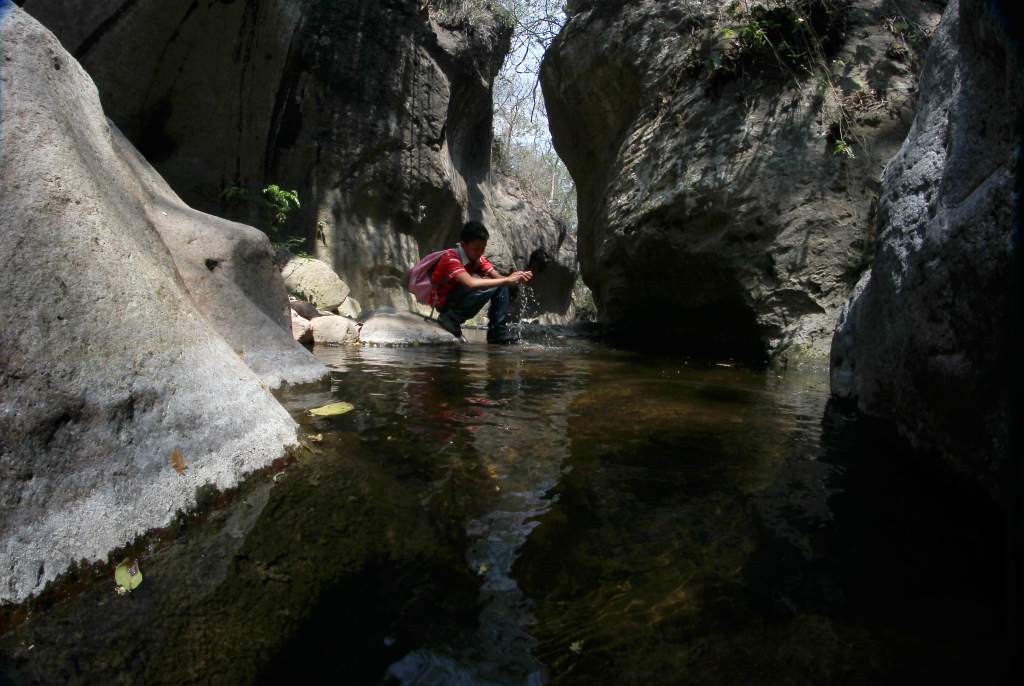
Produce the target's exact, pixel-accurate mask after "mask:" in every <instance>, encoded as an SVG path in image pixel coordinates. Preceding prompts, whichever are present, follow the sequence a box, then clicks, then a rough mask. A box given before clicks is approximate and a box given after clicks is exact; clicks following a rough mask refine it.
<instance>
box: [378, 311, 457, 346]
mask: <svg viewBox="0 0 1024 686" xmlns="http://www.w3.org/2000/svg"><path fill="white" fill-rule="evenodd" d="M359 340H360V341H361V342H362V343H364V344H370V345H393V346H407V345H455V344H457V343H458V342H459V339H457V338H455V336H452V335H451V334H450V333H448V332H447V331H445V330H444V329H442V328H441V327H440V326H439V325H438V324H437V322H435V321H432V320H429V319H424V318H423V317H420V316H419V315H415V314H411V313H394V314H386V313H379V314H375V315H373V316H372V317H370V318H369V319H368V320H367V321H366V323H365V324H363V327H362V329H361V330H360V332H359Z"/></svg>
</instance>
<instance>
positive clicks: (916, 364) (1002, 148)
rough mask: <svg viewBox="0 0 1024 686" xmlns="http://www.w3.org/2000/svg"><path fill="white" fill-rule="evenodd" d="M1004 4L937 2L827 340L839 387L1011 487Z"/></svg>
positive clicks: (1013, 78) (1020, 83)
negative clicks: (906, 125)
mask: <svg viewBox="0 0 1024 686" xmlns="http://www.w3.org/2000/svg"><path fill="white" fill-rule="evenodd" d="M1004 12H1008V13H1009V16H1010V17H1011V18H1012V17H1014V16H1016V20H1017V22H1019V21H1020V19H1021V10H1020V7H1017V9H1016V10H1014V9H1012V8H1011V7H1010V3H1009V2H1005V3H1000V2H984V1H982V0H959V2H957V1H956V0H954V1H953V2H950V4H949V6H948V8H947V9H946V14H945V18H944V19H943V22H942V25H941V27H940V30H939V32H938V33H937V35H936V37H935V40H934V41H933V45H932V48H931V50H930V51H929V54H928V61H927V66H926V68H925V71H924V74H923V76H922V82H921V102H920V105H919V108H918V112H917V117H916V119H915V120H914V126H913V128H912V129H911V132H910V135H909V136H908V137H907V140H906V142H905V143H904V144H903V147H902V148H901V149H900V151H899V154H898V155H896V157H895V158H894V159H893V160H892V161H891V162H890V163H889V165H888V167H886V171H885V176H884V177H883V179H882V198H881V203H880V208H879V246H878V253H877V254H876V255H875V259H874V261H873V262H872V265H871V271H870V272H869V273H868V274H866V275H865V277H864V279H863V280H862V282H861V283H860V284H859V285H858V288H857V291H856V293H855V294H854V296H853V297H852V298H851V300H850V303H849V305H848V307H847V309H846V311H845V313H844V316H843V318H842V321H841V322H840V323H839V326H838V328H837V329H836V333H835V338H834V341H833V344H832V391H833V393H834V394H835V395H837V396H839V397H844V398H849V399H853V400H855V401H856V403H857V405H858V407H859V408H860V409H861V410H862V411H863V412H865V413H867V414H870V415H873V416H876V417H882V418H884V419H887V420H889V421H891V422H893V423H895V424H896V425H897V426H898V427H899V428H900V429H901V430H902V432H903V433H904V434H905V435H906V436H907V437H909V438H910V439H911V440H912V441H913V442H914V443H915V444H917V445H918V446H920V447H922V448H925V449H928V450H930V451H934V452H936V453H938V454H939V455H941V456H944V457H945V458H946V459H947V460H948V462H949V463H950V464H952V465H953V466H955V467H957V468H959V470H960V471H962V472H964V473H967V474H969V475H971V476H973V477H974V478H976V479H977V480H978V481H980V482H981V483H982V484H984V485H985V486H986V487H988V489H989V490H990V491H991V492H992V493H994V494H996V495H997V497H998V494H999V493H1000V491H1001V490H1002V489H1004V488H1010V489H1012V488H1015V487H1019V482H1018V483H1017V484H1016V485H1014V482H1013V481H1012V480H1007V479H1006V478H1005V475H1004V474H1002V473H1001V472H1002V469H1003V468H1004V467H1005V466H1006V464H1007V463H1006V456H1007V455H1008V454H1009V451H1010V443H1011V440H1012V439H1011V435H1010V433H1009V432H1010V431H1012V430H1013V428H1012V427H1013V425H1014V424H1018V426H1019V421H1020V417H1019V416H1017V417H1013V416H1011V409H1010V408H1011V403H1010V396H1011V393H1013V392H1017V393H1019V388H1018V389H1016V390H1015V389H1014V387H1013V384H1014V383H1016V384H1019V379H1018V380H1016V381H1014V380H1013V377H1012V375H1011V374H1010V373H1009V372H1010V371H1011V370H1012V369H1013V368H1014V365H1015V364H1016V365H1017V366H1018V367H1017V368H1019V364H1020V363H1019V362H1018V363H1014V362H1013V359H1014V357H1015V356H1016V355H1019V353H1020V351H1019V349H1018V348H1016V347H1014V345H1013V339H1012V337H1013V335H1014V333H1013V330H1014V326H1013V316H1014V310H1013V306H1014V304H1015V302H1016V303H1018V306H1019V300H1018V301H1015V300H1014V298H1019V297H1020V292H1019V291H1018V292H1016V293H1014V289H1015V288H1016V289H1019V288H1020V285H1021V281H1020V278H1021V274H1020V273H1019V272H1018V273H1017V274H1016V275H1014V269H1013V261H1014V250H1015V249H1016V250H1017V251H1019V250H1020V244H1019V243H1018V244H1017V246H1016V248H1015V246H1014V239H1013V236H1012V227H1013V226H1014V224H1015V223H1016V222H1019V221H1020V217H1019V216H1018V217H1014V211H1015V209H1016V210H1017V211H1019V206H1018V205H1017V203H1018V202H1019V199H1015V197H1014V192H1015V190H1016V189H1019V188H1021V184H1022V178H1021V168H1020V159H1019V154H1020V153H1019V151H1020V149H1021V146H1022V144H1024V132H1022V130H1021V122H1022V121H1024V118H1022V117H1024V61H1022V59H1021V58H1022V54H1021V50H1022V47H1021V46H1022V38H1024V36H1022V35H1021V34H1022V31H1021V26H1022V24H1020V23H1016V26H1015V25H1014V22H1013V21H1007V20H1006V19H1005V18H1004V17H1003V16H1000V15H1001V14H1003V13H1004ZM1014 13H1016V15H1014ZM1008 32H1016V35H1013V34H1012V33H1008ZM1017 226H1019V224H1017ZM1016 259H1019V257H1017V258H1016ZM1018 316H1019V315H1018ZM1018 326H1019V322H1018ZM1018 335H1019V334H1018ZM1018 344H1019V341H1018ZM1018 412H1019V408H1018ZM1018 497H1019V496H1018Z"/></svg>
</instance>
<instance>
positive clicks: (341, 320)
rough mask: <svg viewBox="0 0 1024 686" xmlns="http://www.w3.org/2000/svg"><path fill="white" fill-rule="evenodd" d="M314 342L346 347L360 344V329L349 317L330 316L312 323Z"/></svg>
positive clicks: (319, 318)
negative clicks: (349, 344)
mask: <svg viewBox="0 0 1024 686" xmlns="http://www.w3.org/2000/svg"><path fill="white" fill-rule="evenodd" d="M310 329H311V330H312V332H313V342H314V343H316V344H318V345H345V344H348V343H358V342H359V327H358V326H357V325H356V323H355V322H354V321H352V320H351V319H349V318H347V317H339V316H338V315H328V316H326V317H317V318H316V319H314V320H312V321H311V322H310Z"/></svg>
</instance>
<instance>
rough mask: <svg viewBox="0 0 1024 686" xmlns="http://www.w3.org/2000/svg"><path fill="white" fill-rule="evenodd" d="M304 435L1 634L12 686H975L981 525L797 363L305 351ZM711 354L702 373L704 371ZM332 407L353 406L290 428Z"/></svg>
mask: <svg viewBox="0 0 1024 686" xmlns="http://www.w3.org/2000/svg"><path fill="white" fill-rule="evenodd" d="M317 354H318V355H319V356H321V358H322V359H323V360H324V361H325V362H326V363H327V364H328V365H330V366H331V367H332V369H333V370H334V372H333V374H332V377H333V379H332V383H331V384H330V385H329V386H327V385H325V386H323V387H317V388H312V389H310V388H304V389H292V390H289V391H287V392H286V393H285V394H284V396H283V401H284V402H285V404H286V406H287V407H289V409H291V410H292V411H293V412H295V414H296V416H297V418H298V419H299V421H300V422H301V424H302V426H303V430H304V431H305V432H306V433H307V434H309V435H319V436H320V438H321V440H320V442H317V443H314V442H310V449H306V450H302V451H300V452H299V453H298V455H297V459H296V460H295V461H294V462H292V463H291V464H288V465H286V466H283V467H282V468H280V469H279V470H273V471H274V472H275V473H271V474H263V475H257V476H255V477H253V478H252V479H250V480H249V482H248V483H247V484H246V485H245V486H243V487H242V488H241V489H239V491H238V492H237V493H235V494H232V495H231V496H230V497H228V498H212V499H210V502H209V503H208V504H207V505H206V506H205V509H204V514H203V515H202V516H200V517H189V518H183V519H182V520H181V522H180V523H179V525H178V527H177V531H176V535H174V536H172V537H170V538H165V539H163V540H162V542H151V543H150V545H149V546H148V547H147V548H146V549H145V550H144V551H143V555H142V561H141V564H142V568H143V571H144V574H145V581H144V585H143V586H142V588H141V589H140V592H138V593H135V594H133V595H132V596H131V597H130V598H127V599H125V598H117V597H115V596H113V594H112V592H111V586H110V583H109V581H107V580H104V581H102V582H97V583H95V584H92V585H88V586H87V588H86V590H84V591H83V592H81V593H79V594H77V595H76V596H75V597H73V598H72V599H70V600H69V601H66V602H64V603H62V604H60V605H58V606H56V607H54V608H51V609H49V610H48V611H46V612H45V613H43V614H41V615H39V616H37V617H34V618H33V619H31V620H30V621H29V622H26V623H24V624H22V625H21V626H19V627H18V628H17V629H15V630H14V631H12V632H10V633H9V634H8V635H7V636H5V637H3V638H2V639H0V657H2V658H3V659H4V660H5V662H6V667H5V669H4V670H3V672H2V674H5V675H7V676H6V677H0V678H7V679H9V680H11V681H12V682H14V683H64V682H68V681H71V682H74V681H76V680H77V681H79V682H81V683H97V682H99V681H102V682H107V683H139V682H147V683H188V682H195V683H254V682H260V683H277V682H280V681H283V680H288V681H293V680H295V679H314V680H316V682H317V683H320V682H335V683H352V684H360V683H368V684H374V683H402V684H508V685H519V684H530V685H532V684H541V683H581V684H582V683H588V684H590V683H608V684H629V683H637V684H641V683H643V684H659V683H663V684H682V683H709V684H710V683H716V684H717V683H721V684H731V683H773V684H774V683H879V682H883V683H884V682H893V683H895V682H899V681H905V680H907V679H914V680H918V678H921V677H928V678H934V679H940V678H944V677H948V676H950V675H952V674H958V675H963V676H964V677H965V678H972V679H974V680H976V681H977V680H978V679H979V678H980V679H981V680H982V681H984V677H985V676H986V675H990V674H991V673H992V672H991V669H994V668H995V657H994V656H995V655H996V654H998V646H996V645H995V639H994V636H995V635H996V634H997V629H998V627H997V626H996V623H997V620H996V618H995V613H994V610H993V608H994V607H995V605H996V604H997V602H998V598H997V597H996V596H997V589H998V585H999V581H998V577H997V571H996V570H997V563H998V559H997V550H998V532H994V531H993V529H992V525H993V520H994V519H995V518H994V517H993V514H992V513H991V512H987V511H985V509H984V508H983V507H981V506H977V505H976V504H971V503H967V502H965V501H964V499H963V497H962V496H961V495H960V494H954V493H950V492H949V490H948V489H947V488H946V487H944V486H942V485H941V484H939V483H938V482H936V481H935V480H934V479H932V478H931V477H930V476H929V475H928V472H927V470H923V469H920V468H918V467H915V466H914V464H915V463H914V462H913V461H912V460H909V459H908V455H907V454H906V453H907V450H906V448H905V447H904V446H902V445H901V444H900V443H899V442H898V441H896V440H895V439H893V438H892V437H890V436H886V435H884V433H882V434H880V433H879V432H878V431H876V430H874V429H873V428H872V427H868V426H865V425H864V424H863V422H858V421H855V420H854V419H853V418H852V417H850V416H848V415H845V414H844V413H843V412H842V411H839V410H837V409H835V408H829V407H827V400H828V388H827V375H826V374H825V373H824V371H823V370H812V371H797V370H793V371H789V372H787V373H785V374H781V375H780V374H776V373H773V372H766V371H758V370H749V369H744V368H742V367H738V366H721V365H715V364H696V363H688V362H686V361H684V360H681V359H671V358H644V357H640V356H636V355H632V354H629V353H623V352H616V351H612V350H609V349H606V348H603V347H601V346H598V345H595V344H590V343H587V342H584V341H580V340H578V339H559V338H548V339H547V340H545V341H543V345H541V344H538V343H531V344H527V345H525V346H523V347H512V348H497V347H488V346H485V345H474V346H469V347H467V348H464V349H461V350H435V349H427V348H414V349H388V348H363V349H354V350H353V349H341V348H339V349H327V350H318V351H317ZM726 364H727V363H726ZM335 400H345V401H348V402H351V403H353V404H354V405H355V406H356V409H355V410H354V411H353V412H351V413H349V414H346V415H343V416H340V417H334V418H327V419H322V418H312V417H309V416H307V415H305V414H304V410H305V409H307V408H310V407H315V406H318V405H322V404H325V403H327V402H332V401H335Z"/></svg>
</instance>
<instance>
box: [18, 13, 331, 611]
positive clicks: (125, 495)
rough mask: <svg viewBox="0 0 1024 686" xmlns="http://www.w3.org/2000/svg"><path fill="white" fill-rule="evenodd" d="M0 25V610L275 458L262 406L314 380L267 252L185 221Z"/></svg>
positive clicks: (318, 368)
mask: <svg viewBox="0 0 1024 686" xmlns="http://www.w3.org/2000/svg"><path fill="white" fill-rule="evenodd" d="M5 4H6V3H5ZM4 9H6V10H9V11H7V12H4V13H2V14H0V130H2V134H3V145H2V146H0V207H3V208H4V210H3V213H2V214H0V236H2V240H0V259H2V261H3V263H4V265H5V266H4V269H3V270H0V288H2V289H3V291H4V292H5V293H6V296H5V297H4V299H3V305H2V312H3V319H4V321H5V322H6V323H7V324H8V325H7V326H4V327H3V330H2V333H0V350H2V351H3V353H2V357H3V364H2V366H0V445H2V446H3V450H2V451H0V579H2V583H0V601H14V602H17V601H20V600H23V599H25V598H27V597H28V596H30V595H32V594H35V593H38V592H39V591H41V590H42V588H43V587H44V586H45V585H46V584H47V583H48V582H50V581H52V580H53V579H55V578H56V577H57V576H58V575H59V574H60V573H62V572H64V571H65V570H66V569H67V568H68V566H69V565H71V564H73V563H75V562H78V561H81V560H84V561H87V562H91V561H97V560H104V559H105V557H106V555H107V553H108V552H109V551H110V550H112V549H114V548H116V547H119V546H123V545H124V544H126V543H128V542H129V541H131V540H132V539H134V538H135V537H136V536H138V535H139V534H141V533H143V532H144V531H146V530H148V529H150V528H152V527H157V526H162V525H166V524H167V523H168V522H169V521H171V520H172V518H173V517H174V516H175V512H176V511H178V510H179V509H185V508H188V507H189V506H190V505H192V504H193V503H194V499H195V492H196V489H197V488H198V487H200V486H203V485H206V484H212V485H214V486H216V487H218V488H226V487H229V486H232V485H234V484H235V483H237V481H238V480H239V478H240V476H241V475H242V474H243V473H245V472H247V471H250V470H253V469H256V468H259V467H262V466H264V465H266V464H268V463H270V462H271V461H272V460H274V459H276V458H278V457H280V456H281V455H282V454H283V452H284V450H285V448H286V447H287V446H289V445H293V444H294V443H295V441H296V427H295V423H294V422H293V421H292V419H291V418H290V417H289V415H288V413H287V412H286V411H285V410H284V408H283V407H281V405H280V404H278V402H277V401H276V400H275V399H274V398H273V396H271V395H270V393H269V392H268V386H270V385H278V384H280V383H282V382H284V381H308V380H312V379H317V378H320V377H321V376H323V375H325V374H326V369H325V368H324V367H323V365H321V364H320V363H319V362H317V361H316V360H315V359H314V358H313V357H312V356H311V355H310V354H309V353H308V352H307V351H306V350H304V349H302V348H301V346H298V345H297V344H296V343H294V341H292V339H291V336H290V335H289V329H288V326H289V323H288V307H287V300H286V295H285V290H284V285H283V283H282V282H281V279H280V276H279V274H278V272H277V270H276V268H274V266H273V262H272V252H271V248H270V243H269V241H268V240H267V238H266V237H265V236H264V235H263V234H262V233H260V232H259V231H257V230H255V229H253V228H251V227H246V226H242V225H240V224H234V223H232V222H228V221H225V220H222V219H218V218H216V217H211V216H209V215H205V214H202V213H200V212H197V211H195V210H192V209H191V208H189V207H187V206H186V205H184V203H182V202H181V201H180V199H178V197H177V196H176V195H174V193H173V192H172V191H171V190H170V189H169V188H168V187H167V185H166V184H165V183H164V182H163V181H162V179H161V178H160V177H159V176H158V175H157V174H156V172H155V171H153V169H152V168H151V167H149V166H148V164H147V163H146V162H145V161H144V160H143V159H142V158H141V156H139V154H138V153H137V152H136V151H135V150H134V149H133V148H132V146H131V145H130V144H129V143H128V142H127V141H126V140H125V139H124V137H123V136H121V134H120V133H119V132H118V131H117V129H116V128H114V127H113V126H111V125H110V124H109V122H108V121H107V120H106V118H105V117H104V115H103V110H102V108H101V106H100V102H99V98H98V96H97V92H96V88H95V86H94V85H93V83H92V81H91V80H90V78H89V76H88V75H87V74H86V73H85V71H84V70H83V69H82V68H81V66H80V65H79V64H78V63H77V62H76V61H75V60H74V58H72V57H71V55H69V54H68V53H67V52H66V51H65V50H64V49H63V48H62V47H61V45H60V43H59V42H58V41H57V39H56V38H55V37H54V36H53V35H52V34H51V33H50V32H49V31H47V30H46V29H44V28H43V27H42V26H40V25H39V23H38V22H36V21H35V20H34V19H32V18H31V17H30V16H29V15H28V14H26V13H25V12H23V11H21V10H18V9H13V10H11V8H10V5H9V4H8V5H7V6H6V7H5V8H4ZM15 321H17V322H19V325H18V326H12V325H11V323H12V322H15ZM111 322H127V323H130V324H129V325H127V326H111ZM26 324H27V325H26ZM175 454H177V455H179V458H178V460H177V462H175V461H174V460H173V459H172V456H173V455H175ZM184 465H187V467H186V466H184ZM179 470H180V471H181V472H182V473H180V474H179Z"/></svg>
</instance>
